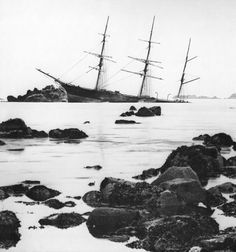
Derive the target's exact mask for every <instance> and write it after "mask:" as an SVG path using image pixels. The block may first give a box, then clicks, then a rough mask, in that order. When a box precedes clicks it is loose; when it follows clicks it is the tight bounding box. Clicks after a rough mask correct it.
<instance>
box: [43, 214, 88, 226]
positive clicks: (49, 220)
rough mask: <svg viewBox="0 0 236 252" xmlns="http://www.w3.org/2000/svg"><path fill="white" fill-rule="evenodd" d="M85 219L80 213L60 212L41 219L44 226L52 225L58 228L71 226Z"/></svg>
mask: <svg viewBox="0 0 236 252" xmlns="http://www.w3.org/2000/svg"><path fill="white" fill-rule="evenodd" d="M84 221H85V219H84V218H83V217H82V216H81V215H80V214H78V213H74V212H73V213H60V214H52V215H50V216H48V217H46V218H43V219H40V220H39V224H40V225H42V226H46V225H50V226H55V227H58V228H69V227H74V226H78V225H80V224H82V223H83V222H84Z"/></svg>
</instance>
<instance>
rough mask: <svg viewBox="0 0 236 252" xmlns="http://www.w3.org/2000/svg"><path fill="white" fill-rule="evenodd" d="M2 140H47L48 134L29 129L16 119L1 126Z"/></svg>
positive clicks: (20, 120) (0, 134) (0, 135)
mask: <svg viewBox="0 0 236 252" xmlns="http://www.w3.org/2000/svg"><path fill="white" fill-rule="evenodd" d="M0 137H1V138H45V137H48V134H47V133H46V132H44V131H38V130H35V129H31V128H30V127H27V125H26V124H25V122H24V121H23V120H22V119H19V118H14V119H9V120H7V121H4V122H2V123H1V124H0Z"/></svg>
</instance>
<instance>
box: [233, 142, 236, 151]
mask: <svg viewBox="0 0 236 252" xmlns="http://www.w3.org/2000/svg"><path fill="white" fill-rule="evenodd" d="M233 150H234V151H236V142H234V144H233Z"/></svg>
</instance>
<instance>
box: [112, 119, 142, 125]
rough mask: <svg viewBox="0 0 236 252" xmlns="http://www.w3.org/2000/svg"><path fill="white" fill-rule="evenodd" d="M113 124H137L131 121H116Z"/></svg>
mask: <svg viewBox="0 0 236 252" xmlns="http://www.w3.org/2000/svg"><path fill="white" fill-rule="evenodd" d="M115 124H138V123H137V122H136V121H133V120H116V121H115Z"/></svg>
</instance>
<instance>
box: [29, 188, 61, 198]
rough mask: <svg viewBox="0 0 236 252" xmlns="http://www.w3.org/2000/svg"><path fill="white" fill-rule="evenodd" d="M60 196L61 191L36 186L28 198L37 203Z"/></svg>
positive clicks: (30, 191)
mask: <svg viewBox="0 0 236 252" xmlns="http://www.w3.org/2000/svg"><path fill="white" fill-rule="evenodd" d="M59 194H60V192H59V191H56V190H53V189H50V188H47V187H46V186H43V185H38V186H34V187H32V188H30V189H29V191H28V192H27V193H26V196H27V197H29V198H30V199H32V200H35V201H45V200H48V199H50V198H54V197H56V196H58V195H59Z"/></svg>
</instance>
